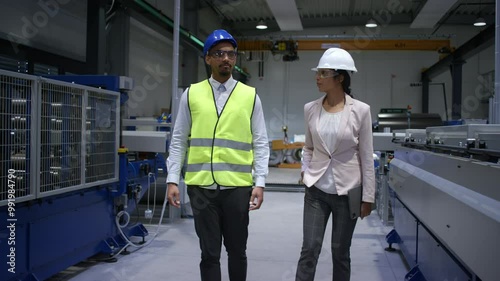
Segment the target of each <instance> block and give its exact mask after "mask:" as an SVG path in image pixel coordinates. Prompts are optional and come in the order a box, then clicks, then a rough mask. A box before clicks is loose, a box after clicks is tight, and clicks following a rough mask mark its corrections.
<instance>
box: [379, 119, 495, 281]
mask: <svg viewBox="0 0 500 281" xmlns="http://www.w3.org/2000/svg"><path fill="white" fill-rule="evenodd" d="M395 139H400V141H399V143H398V147H396V148H395V151H394V159H392V160H391V161H390V165H389V166H390V168H389V172H388V179H389V180H388V183H389V187H390V189H391V190H392V191H393V194H394V196H393V199H394V206H393V213H394V230H392V231H391V233H389V234H388V235H387V237H386V240H387V242H389V243H390V244H392V243H398V244H399V246H400V249H401V251H402V253H403V254H404V257H405V258H406V261H407V262H408V264H409V265H410V267H411V268H412V269H411V271H410V272H409V273H408V274H407V276H406V278H405V280H411V281H415V280H428V281H431V280H454V281H461V280H481V281H495V280H499V276H500V267H499V266H498V257H497V255H498V252H500V240H499V239H498V238H499V235H500V188H499V185H498V179H499V178H500V162H499V159H500V125H493V124H490V125H486V124H484V125H455V126H439V127H428V128H426V129H420V130H418V129H413V130H406V133H405V137H404V138H395Z"/></svg>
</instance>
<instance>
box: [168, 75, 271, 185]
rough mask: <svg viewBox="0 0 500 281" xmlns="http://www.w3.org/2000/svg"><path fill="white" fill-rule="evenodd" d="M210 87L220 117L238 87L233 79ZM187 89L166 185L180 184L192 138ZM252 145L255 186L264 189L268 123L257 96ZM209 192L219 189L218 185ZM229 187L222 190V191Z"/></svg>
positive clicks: (267, 159)
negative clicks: (189, 142) (182, 169)
mask: <svg viewBox="0 0 500 281" xmlns="http://www.w3.org/2000/svg"><path fill="white" fill-rule="evenodd" d="M209 82H210V85H212V90H213V93H214V99H215V104H216V106H217V112H218V113H219V115H220V113H221V111H222V109H223V108H224V105H225V104H226V102H227V100H228V98H229V95H230V94H231V92H232V91H233V89H234V87H235V86H236V83H237V81H236V80H234V79H233V77H231V78H229V79H228V80H227V81H226V82H225V83H224V84H221V83H219V82H218V81H216V80H215V79H213V77H210V78H209ZM188 91H189V88H187V89H186V90H185V91H184V93H183V94H182V96H181V100H180V101H179V111H178V113H177V118H176V119H175V127H174V130H173V132H172V138H171V142H170V147H169V156H168V159H167V171H168V175H167V183H175V184H179V179H180V173H181V168H182V165H183V163H184V158H185V155H186V151H187V148H188V137H189V135H190V134H191V114H190V111H189V106H188V100H187V92H188ZM251 122H252V144H253V153H254V163H253V169H254V174H253V176H254V182H255V186H260V187H265V180H266V177H267V174H268V163H269V141H268V139H267V131H266V123H265V120H264V113H263V111H262V104H261V101H260V98H259V96H258V95H256V98H255V105H254V110H253V114H252V120H251ZM208 188H216V185H214V186H212V187H208ZM224 188H227V187H223V186H221V189H224Z"/></svg>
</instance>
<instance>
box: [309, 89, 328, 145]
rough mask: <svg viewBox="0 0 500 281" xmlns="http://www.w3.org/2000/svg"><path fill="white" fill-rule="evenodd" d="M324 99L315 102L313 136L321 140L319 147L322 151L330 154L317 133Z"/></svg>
mask: <svg viewBox="0 0 500 281" xmlns="http://www.w3.org/2000/svg"><path fill="white" fill-rule="evenodd" d="M324 99H325V96H323V97H321V98H320V99H317V100H316V107H315V108H314V117H313V120H315V121H314V122H315V126H316V132H315V134H317V135H318V138H319V139H320V140H321V146H322V147H323V149H324V150H325V151H326V152H328V154H332V152H331V151H330V150H329V149H328V146H327V145H326V143H325V141H324V140H323V138H322V137H321V134H320V133H319V129H320V128H319V118H320V116H321V110H322V108H323V100H324Z"/></svg>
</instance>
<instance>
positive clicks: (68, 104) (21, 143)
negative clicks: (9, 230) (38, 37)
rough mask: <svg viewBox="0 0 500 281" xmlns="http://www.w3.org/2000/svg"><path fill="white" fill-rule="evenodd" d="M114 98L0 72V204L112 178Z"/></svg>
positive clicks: (114, 163) (115, 170)
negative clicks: (13, 199)
mask: <svg viewBox="0 0 500 281" xmlns="http://www.w3.org/2000/svg"><path fill="white" fill-rule="evenodd" d="M119 98H120V94H119V93H116V92H111V91H107V90H101V89H96V88H92V87H88V86H82V85H77V84H71V83H66V82H60V81H56V80H50V79H46V78H41V77H37V76H32V75H25V74H19V73H15V72H10V71H5V70H0V125H1V127H0V169H1V172H0V179H1V182H0V206H3V205H6V204H8V201H9V199H12V197H14V198H15V202H16V204H17V203H18V202H21V201H27V200H32V199H36V198H41V197H46V196H51V195H54V194H61V193H65V192H70V191H74V190H78V189H83V188H88V187H91V186H96V185H100V184H108V183H114V182H117V181H118V151H117V150H118V142H119ZM14 176H15V178H14ZM9 177H10V178H9ZM9 180H10V181H9Z"/></svg>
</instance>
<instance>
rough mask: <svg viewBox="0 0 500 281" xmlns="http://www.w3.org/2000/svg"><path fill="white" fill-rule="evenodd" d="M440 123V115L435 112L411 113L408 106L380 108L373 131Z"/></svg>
mask: <svg viewBox="0 0 500 281" xmlns="http://www.w3.org/2000/svg"><path fill="white" fill-rule="evenodd" d="M442 125H443V121H442V119H441V116H440V115H439V114H437V113H413V112H411V107H410V106H408V108H382V109H380V112H379V113H378V115H377V121H376V122H375V124H374V126H373V127H374V128H373V131H374V132H384V131H394V130H402V129H425V128H427V127H431V126H442Z"/></svg>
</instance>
